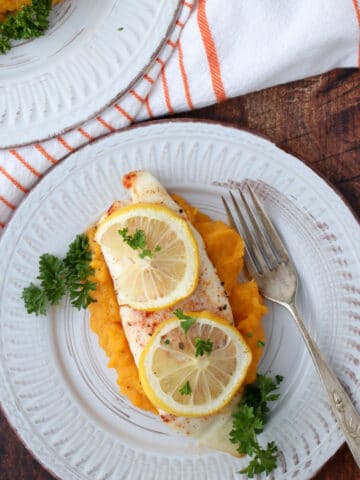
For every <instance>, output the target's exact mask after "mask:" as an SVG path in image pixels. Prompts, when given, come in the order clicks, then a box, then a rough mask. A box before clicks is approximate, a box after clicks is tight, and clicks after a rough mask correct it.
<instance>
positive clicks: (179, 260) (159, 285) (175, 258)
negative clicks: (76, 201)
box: [95, 203, 199, 311]
mask: <svg viewBox="0 0 360 480" xmlns="http://www.w3.org/2000/svg"><path fill="white" fill-rule="evenodd" d="M121 232H122V233H121ZM136 232H138V233H139V232H142V233H141V235H142V239H141V240H142V242H140V244H141V248H140V247H138V248H136V246H134V245H132V246H130V245H129V243H127V242H126V238H127V239H128V240H129V239H131V238H134V235H136V234H137V233H136ZM95 239H96V241H97V242H98V243H99V244H100V245H101V247H102V251H103V254H104V256H105V260H106V263H107V265H108V267H109V270H110V272H111V275H112V278H113V281H114V287H115V290H116V293H117V298H118V302H119V304H120V305H129V306H130V307H132V308H134V309H137V310H147V311H155V310H160V309H164V308H167V307H170V306H171V305H174V304H175V303H177V302H179V301H180V300H182V299H184V298H186V297H188V296H189V295H191V294H192V292H193V291H194V290H195V288H196V286H197V283H198V278H199V252H198V246H197V243H196V240H195V239H194V236H193V234H192V232H191V230H190V228H189V225H188V224H187V222H186V221H185V220H184V219H183V218H181V217H179V216H178V215H176V214H175V213H174V212H173V211H172V210H170V209H169V208H167V207H165V206H162V205H158V204H141V203H138V204H133V205H130V206H127V207H123V208H120V209H118V210H116V211H115V212H114V213H112V214H111V215H110V216H108V217H107V218H105V219H104V220H102V221H101V222H100V224H99V225H98V228H97V232H96V236H95ZM130 243H131V240H130ZM138 244H139V243H138ZM144 252H145V255H144Z"/></svg>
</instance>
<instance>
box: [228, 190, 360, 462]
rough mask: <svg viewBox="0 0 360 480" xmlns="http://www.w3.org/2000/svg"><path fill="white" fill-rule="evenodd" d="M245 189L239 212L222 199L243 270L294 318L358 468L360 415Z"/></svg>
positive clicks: (285, 258) (281, 250)
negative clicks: (314, 334) (238, 238)
mask: <svg viewBox="0 0 360 480" xmlns="http://www.w3.org/2000/svg"><path fill="white" fill-rule="evenodd" d="M246 187H247V192H246V193H247V194H246V195H244V193H243V192H242V191H241V190H238V194H239V200H240V202H241V203H240V204H241V206H242V208H241V207H240V206H239V205H240V204H239V202H238V201H237V200H236V199H235V196H234V194H233V193H232V192H229V194H230V198H231V204H232V208H230V205H229V202H228V201H227V200H226V199H225V198H224V197H222V201H223V204H224V207H225V211H226V214H227V217H228V220H229V223H230V224H231V226H232V227H234V228H235V229H236V230H238V231H239V228H238V227H237V225H238V224H239V225H240V226H241V230H242V232H241V234H242V236H243V238H244V240H245V244H246V249H245V264H246V267H247V269H248V271H249V273H250V275H251V276H252V277H253V278H254V280H255V281H256V282H257V284H258V286H259V290H260V292H261V293H262V295H263V296H264V297H265V298H267V299H268V300H271V301H273V302H275V303H278V304H280V305H282V306H283V307H285V308H286V309H287V310H288V311H289V312H290V313H291V315H292V316H293V317H294V319H295V322H296V324H297V327H298V329H299V331H300V333H301V335H302V337H303V339H304V342H305V344H306V346H307V348H308V351H309V353H310V355H311V357H312V360H313V362H314V364H315V367H316V369H317V371H318V374H319V376H320V378H321V380H322V382H323V385H324V387H325V389H326V391H327V393H328V396H329V403H330V405H331V407H332V410H333V412H334V414H335V417H336V419H337V421H338V423H339V425H340V427H341V429H342V431H343V434H344V436H345V439H346V442H347V444H348V445H349V448H350V450H351V452H352V454H353V456H354V459H355V461H356V463H357V465H358V467H359V468H360V415H359V414H358V412H357V411H356V409H355V407H354V405H353V404H352V402H351V400H350V398H349V396H348V395H347V393H346V392H345V390H344V388H343V387H342V386H341V384H340V382H339V380H338V379H337V377H336V375H335V373H334V372H333V370H332V369H331V368H330V366H329V365H328V363H327V362H326V360H325V359H324V357H323V355H322V353H321V352H320V350H319V348H318V346H317V345H316V343H315V342H314V340H313V339H312V338H311V336H310V335H309V333H308V331H307V329H306V327H305V325H304V322H303V320H302V318H301V316H300V313H299V311H298V309H297V307H296V304H295V298H296V290H297V284H298V277H297V273H296V270H295V267H294V265H293V263H292V261H291V259H290V256H289V254H288V252H287V250H286V248H285V246H284V244H283V242H282V240H281V238H280V236H279V234H278V233H277V231H276V229H275V227H274V225H273V224H272V222H271V220H270V218H269V216H268V215H267V214H266V212H265V210H264V208H263V207H262V206H261V204H260V201H259V199H258V197H257V196H256V194H255V192H254V191H253V190H252V188H251V187H250V185H248V184H247V185H246ZM247 198H249V200H250V199H251V201H249V200H248V199H247ZM232 210H233V211H234V212H236V216H237V219H238V221H235V218H234V215H233V214H232ZM239 233H240V231H239Z"/></svg>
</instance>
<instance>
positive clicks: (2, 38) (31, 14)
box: [0, 0, 52, 54]
mask: <svg viewBox="0 0 360 480" xmlns="http://www.w3.org/2000/svg"><path fill="white" fill-rule="evenodd" d="M51 7H52V2H51V0H32V2H31V3H30V4H29V5H24V6H23V7H22V8H21V9H20V10H19V11H18V12H17V13H15V14H13V15H9V16H8V17H7V18H6V19H5V20H4V22H3V23H1V24H0V54H5V53H6V52H7V51H9V50H10V49H11V43H10V40H22V39H30V38H36V37H40V36H41V35H43V34H44V32H45V30H46V29H47V28H48V26H49V15H50V11H51Z"/></svg>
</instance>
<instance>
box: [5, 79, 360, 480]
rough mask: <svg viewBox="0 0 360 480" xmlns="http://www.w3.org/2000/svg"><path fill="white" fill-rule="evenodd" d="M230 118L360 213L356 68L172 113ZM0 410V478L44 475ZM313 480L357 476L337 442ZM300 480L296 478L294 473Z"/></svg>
mask: <svg viewBox="0 0 360 480" xmlns="http://www.w3.org/2000/svg"><path fill="white" fill-rule="evenodd" d="M182 116H186V117H194V118H204V119H212V120H219V121H224V122H230V123H232V124H234V125H237V126H239V127H244V128H249V129H251V130H253V131H254V132H257V133H260V134H263V135H265V136H266V137H268V138H269V139H270V140H272V141H273V142H275V143H276V144H277V145H278V146H280V147H281V148H283V149H284V150H286V151H287V152H289V153H292V154H294V155H296V156H297V157H298V158H300V159H302V160H303V161H304V162H305V163H306V164H307V165H309V166H310V167H311V168H313V169H314V170H315V171H317V172H318V173H320V174H321V175H322V176H323V177H325V178H326V179H327V180H328V181H329V182H330V183H332V184H333V185H334V186H335V187H336V188H337V189H338V190H339V191H340V192H341V194H342V195H343V197H344V198H345V199H346V200H347V202H348V203H349V205H350V206H351V207H352V209H353V211H354V212H355V214H356V215H357V216H360V72H359V71H358V70H336V71H332V72H330V73H328V74H324V75H320V76H316V77H312V78H309V79H306V80H302V81H298V82H294V83H291V84H287V85H282V86H278V87H274V88H270V89H267V90H263V91H261V92H256V93H251V94H249V95H245V96H243V97H238V98H235V99H231V100H228V101H227V102H224V103H222V104H220V105H214V106H211V107H207V108H204V109H201V110H197V111H194V112H191V113H190V114H189V113H186V114H181V115H177V117H182ZM52 478H53V477H52V476H51V475H50V474H48V473H47V472H46V471H45V470H44V469H43V468H42V467H41V466H40V465H39V464H38V463H37V461H36V460H34V459H33V458H32V456H31V455H30V454H29V453H28V452H27V450H26V449H25V447H23V445H22V444H21V442H20V441H19V439H18V438H17V436H16V434H15V433H14V432H13V431H12V429H11V428H10V427H9V424H8V422H7V421H6V419H5V418H4V417H3V416H2V415H1V414H0V479H1V480H50V479H52ZM314 479H315V480H360V472H359V470H358V468H357V466H356V464H355V462H354V460H353V459H352V457H351V454H350V452H349V449H348V448H347V446H345V445H344V446H343V447H341V448H340V450H339V451H338V452H337V453H336V455H335V456H334V457H332V458H331V459H330V460H329V461H328V462H327V464H326V465H325V466H324V467H323V468H322V469H321V470H320V471H319V472H318V473H317V475H316V476H315V477H314ZM300 480H301V479H300Z"/></svg>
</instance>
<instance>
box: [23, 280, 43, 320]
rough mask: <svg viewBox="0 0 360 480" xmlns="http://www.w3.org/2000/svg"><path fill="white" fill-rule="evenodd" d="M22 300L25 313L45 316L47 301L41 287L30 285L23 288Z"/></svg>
mask: <svg viewBox="0 0 360 480" xmlns="http://www.w3.org/2000/svg"><path fill="white" fill-rule="evenodd" d="M22 299H23V300H24V304H25V308H26V311H27V313H35V314H36V315H45V313H46V310H47V306H48V300H47V298H46V294H45V292H44V290H43V289H42V288H41V287H38V286H36V285H34V284H33V283H30V285H29V286H28V287H26V288H24V290H23V292H22Z"/></svg>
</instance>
